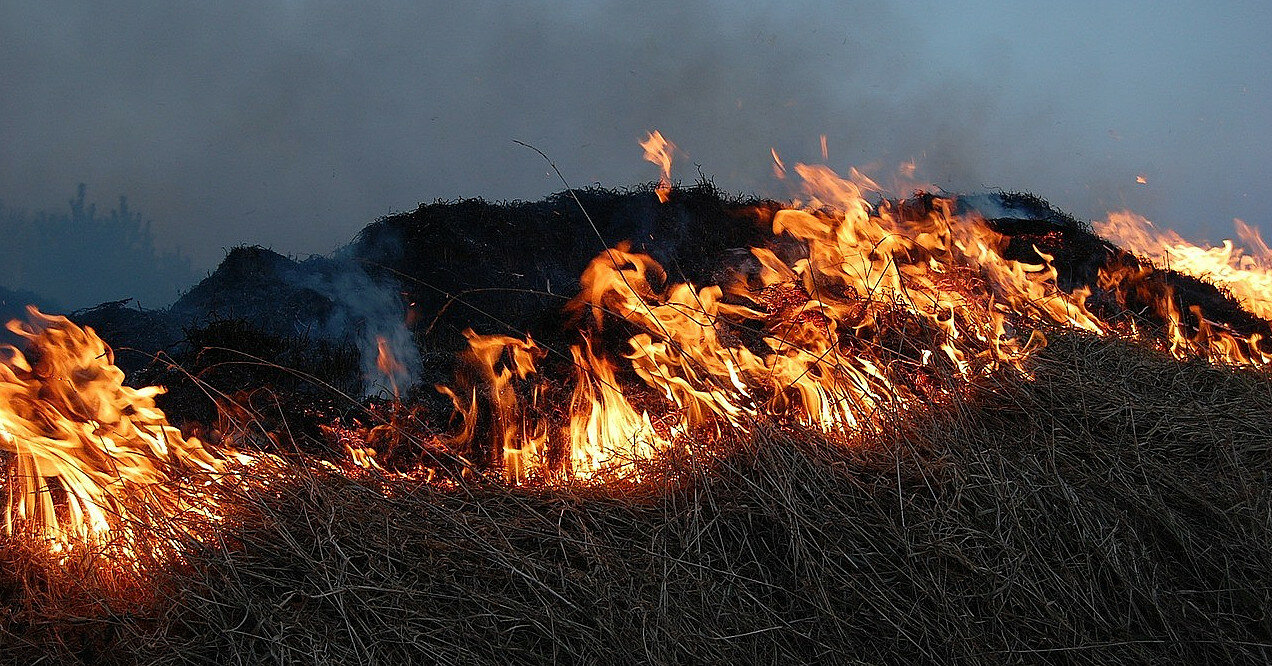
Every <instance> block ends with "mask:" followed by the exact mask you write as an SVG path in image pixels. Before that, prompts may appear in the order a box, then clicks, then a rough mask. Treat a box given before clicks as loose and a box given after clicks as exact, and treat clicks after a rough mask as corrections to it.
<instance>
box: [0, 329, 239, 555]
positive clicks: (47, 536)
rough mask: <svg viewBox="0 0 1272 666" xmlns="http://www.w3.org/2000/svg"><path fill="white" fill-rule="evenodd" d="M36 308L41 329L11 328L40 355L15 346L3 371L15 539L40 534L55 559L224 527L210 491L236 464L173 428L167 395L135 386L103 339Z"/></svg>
mask: <svg viewBox="0 0 1272 666" xmlns="http://www.w3.org/2000/svg"><path fill="white" fill-rule="evenodd" d="M28 310H29V313H30V319H31V321H30V323H21V322H17V321H14V322H10V323H9V325H8V328H9V330H10V331H12V332H14V333H16V334H17V335H19V336H21V337H22V338H25V339H26V340H27V343H28V345H29V347H30V354H31V356H30V357H28V356H27V355H26V354H24V353H23V352H21V351H19V350H18V349H16V348H14V347H6V348H5V355H6V358H5V359H3V362H0V451H3V453H4V457H5V458H7V459H8V461H7V466H6V479H5V480H6V483H7V490H8V498H7V502H6V504H5V530H6V532H8V533H10V534H13V533H15V532H29V533H30V534H33V535H35V536H36V537H38V538H41V539H44V540H46V541H47V542H49V544H50V546H51V547H52V548H53V549H54V550H55V551H62V550H65V549H68V548H71V547H74V546H76V545H77V544H86V545H90V546H93V545H97V546H100V545H105V544H107V543H108V542H111V541H112V540H118V541H119V542H120V543H122V544H123V545H124V551H125V553H126V552H127V551H128V548H129V547H130V546H129V544H130V543H131V539H129V538H128V537H129V536H130V535H133V534H134V533H135V531H136V529H137V528H138V526H141V525H147V524H151V525H153V524H155V523H156V522H159V521H168V522H175V523H178V524H182V523H183V524H186V525H188V526H189V528H190V529H191V530H195V529H197V525H198V524H199V522H200V521H207V520H209V519H212V518H214V511H215V506H212V505H210V504H209V502H208V501H207V499H206V498H205V497H203V496H202V492H201V488H202V487H203V486H205V485H206V484H208V483H211V482H212V480H215V479H216V478H218V477H219V476H220V475H221V473H222V472H223V471H224V469H225V461H224V460H223V459H221V458H218V457H216V456H214V455H212V453H210V452H209V451H208V450H207V449H206V448H204V446H203V444H202V443H201V442H200V441H199V440H198V439H196V438H193V437H192V438H185V437H183V436H182V435H181V432H180V431H179V430H178V429H176V428H174V427H172V426H171V425H169V424H168V422H167V419H166V418H165V416H164V413H163V411H161V410H160V409H158V408H157V407H155V402H154V398H155V396H156V395H158V394H159V393H161V392H162V391H163V389H162V388H159V387H154V386H150V387H145V388H140V389H135V388H131V387H128V386H125V385H124V373H123V372H122V371H121V370H119V368H117V367H115V365H114V364H113V354H112V352H111V350H110V348H109V347H108V346H106V344H105V343H104V342H103V341H102V340H101V338H99V337H97V335H96V334H95V333H94V332H93V330H92V329H88V328H80V327H78V326H76V325H75V324H73V323H71V322H70V321H69V320H68V319H66V318H65V317H58V316H48V315H45V314H42V313H41V312H39V311H38V310H36V309H35V308H34V307H28ZM191 533H192V534H193V532H191Z"/></svg>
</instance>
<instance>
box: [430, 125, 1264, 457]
mask: <svg viewBox="0 0 1272 666" xmlns="http://www.w3.org/2000/svg"><path fill="white" fill-rule="evenodd" d="M652 138H653V137H652V135H651V139H652ZM657 139H658V140H659V141H660V142H661V141H663V140H662V138H661V136H658V137H657ZM647 150H648V147H647ZM770 152H771V154H772V156H773V160H774V165H775V166H774V168H775V174H776V175H778V176H779V177H780V176H783V175H785V172H786V167H785V165H784V164H783V163H782V161H781V159H780V158H779V157H778V156H777V153H776V151H770ZM907 166H908V167H909V169H908V170H907V172H906V174H905V176H906V177H907V178H912V177H913V171H912V169H913V167H912V165H907ZM794 171H795V173H796V174H797V175H798V176H799V177H800V179H801V180H802V182H803V185H804V195H805V197H806V198H805V200H804V201H801V202H794V203H793V204H792V205H791V206H789V207H786V208H782V209H778V210H773V211H770V212H768V213H766V214H768V215H769V224H770V225H771V228H772V232H773V236H774V239H775V242H774V244H773V245H771V246H769V247H756V248H752V249H751V258H752V262H750V265H749V266H743V267H739V268H738V269H737V272H736V274H735V276H734V278H733V279H731V280H726V281H725V282H723V283H721V284H717V285H706V286H701V287H699V286H696V285H693V284H689V283H676V282H671V281H669V280H668V276H667V273H666V271H665V270H664V269H663V267H662V266H661V265H660V264H659V263H658V262H657V261H655V260H654V259H653V258H652V257H650V256H649V255H647V254H644V253H641V252H638V251H636V250H635V249H633V247H632V245H631V244H630V243H628V242H622V243H619V244H617V245H615V246H614V247H611V248H609V249H607V250H606V251H604V252H602V253H601V254H599V255H597V256H596V257H595V258H594V259H593V260H592V261H591V263H590V264H589V265H588V266H587V268H586V269H585V270H584V272H583V275H582V277H581V279H580V284H581V289H580V292H579V294H578V296H576V297H575V298H574V299H573V300H572V301H571V302H570V304H569V305H568V306H567V311H569V312H570V313H571V314H572V315H573V316H574V317H575V318H576V319H577V320H578V322H579V326H580V333H579V335H580V338H581V342H580V343H578V344H576V345H573V346H572V347H571V349H570V354H571V360H572V362H573V366H574V372H573V378H572V386H573V388H572V389H571V394H570V395H571V397H570V400H569V408H568V410H567V413H566V415H565V416H564V417H561V418H563V419H564V421H565V422H566V424H565V425H564V426H562V425H560V422H559V421H560V419H558V421H557V422H553V420H552V418H551V417H545V416H543V415H542V412H541V411H540V410H538V409H536V408H534V407H531V405H533V404H535V403H538V402H539V401H540V400H542V399H543V398H542V391H543V390H544V385H545V382H544V380H543V379H542V378H538V377H537V375H536V374H535V373H536V372H537V368H536V366H535V365H534V360H535V359H537V358H541V357H543V356H545V355H546V354H545V352H544V351H543V350H542V349H540V348H539V347H538V345H536V344H535V343H534V342H533V341H531V340H530V339H529V338H525V339H520V338H513V337H508V336H482V335H477V334H475V333H472V332H471V331H470V332H468V333H466V335H468V336H469V342H470V350H469V351H468V352H467V359H468V362H467V364H468V366H469V367H470V368H476V369H477V370H478V371H477V372H476V373H475V374H474V373H472V372H469V373H467V375H465V376H468V377H473V376H476V377H478V378H479V381H477V382H475V383H474V382H472V381H467V382H466V383H461V386H460V388H459V389H458V390H457V389H452V388H449V387H445V386H442V387H439V389H440V390H442V391H443V392H444V393H446V394H447V395H449V396H451V398H452V400H453V401H454V404H455V408H456V415H457V420H458V422H459V424H460V426H459V430H458V434H457V435H455V440H454V441H455V442H456V443H458V444H464V443H470V442H472V441H473V440H474V437H476V434H475V433H476V432H477V431H479V430H481V429H482V428H481V427H479V426H478V423H479V422H480V421H482V420H483V419H485V420H488V421H490V425H489V426H488V427H486V430H488V431H489V432H490V433H491V434H490V437H491V440H490V441H489V442H488V444H487V447H488V448H489V450H491V451H502V452H503V463H504V473H505V477H506V478H508V479H509V480H512V481H514V482H523V481H526V480H528V479H531V478H536V477H537V478H545V479H550V478H562V477H564V478H575V479H590V478H612V477H614V476H620V477H621V476H624V475H638V471H637V470H636V469H635V468H634V467H633V466H632V465H631V464H630V463H631V462H632V461H634V460H639V459H640V458H643V457H648V456H650V455H653V454H654V453H656V452H658V451H661V450H665V449H667V448H669V447H672V446H675V445H677V442H678V441H679V440H681V439H682V438H686V437H689V436H692V437H693V438H694V440H695V441H704V440H710V439H711V438H713V437H722V436H728V435H729V434H730V433H737V432H745V431H746V430H748V429H750V428H751V427H752V425H753V424H754V423H755V422H756V421H757V420H761V419H777V420H789V421H792V422H798V423H803V424H805V425H807V426H811V427H815V428H818V429H821V430H823V431H824V432H827V433H831V434H835V435H838V436H842V437H844V438H846V440H851V439H852V438H854V437H859V436H861V435H863V434H868V433H870V432H873V431H875V430H877V428H878V427H879V426H880V425H881V423H882V417H883V415H884V414H887V413H893V412H898V411H902V410H905V409H907V408H909V407H912V406H914V405H918V404H930V403H932V402H940V401H943V400H947V399H948V398H949V397H951V396H952V394H953V393H954V392H957V391H960V390H963V389H964V388H966V387H967V386H969V385H970V382H971V380H972V379H973V378H974V377H976V376H977V375H981V374H984V373H987V372H993V371H1004V370H1005V371H1011V372H1018V373H1021V374H1023V375H1024V376H1028V373H1027V372H1026V368H1025V365H1024V361H1025V360H1026V359H1028V357H1029V356H1030V355H1031V354H1033V353H1034V352H1036V351H1037V350H1038V349H1040V348H1042V347H1043V346H1045V344H1046V332H1045V331H1046V330H1047V329H1055V328H1068V329H1077V330H1082V331H1086V332H1088V333H1090V334H1094V335H1110V334H1113V333H1118V334H1128V330H1129V331H1130V332H1131V333H1134V334H1137V335H1138V334H1140V330H1139V329H1138V328H1135V324H1134V322H1131V323H1130V324H1129V325H1122V326H1118V325H1114V324H1112V323H1109V322H1106V321H1103V320H1102V319H1100V317H1099V316H1097V315H1096V314H1095V313H1093V312H1092V311H1091V310H1090V309H1088V307H1087V300H1088V298H1089V297H1090V296H1091V293H1092V292H1091V289H1090V288H1089V287H1081V288H1078V289H1074V290H1073V291H1071V292H1066V291H1064V290H1061V289H1060V288H1059V276H1058V271H1057V270H1056V268H1055V266H1054V265H1053V261H1054V257H1052V256H1051V255H1049V254H1047V253H1046V252H1043V251H1042V250H1040V249H1038V248H1036V247H1035V248H1034V254H1035V255H1036V256H1037V258H1038V259H1037V261H1036V262H1034V263H1024V262H1020V261H1014V260H1010V259H1007V258H1005V257H1004V256H1003V254H1002V252H1003V249H1004V248H1005V247H1006V246H1007V244H1008V242H1007V241H1008V239H1006V237H1004V236H1002V235H1001V234H999V233H998V232H996V231H994V230H993V229H992V228H991V227H990V226H989V225H988V224H987V223H986V222H985V220H984V219H982V218H981V217H980V216H979V215H976V214H970V215H955V214H954V213H953V210H954V201H953V200H952V199H944V198H939V197H931V198H930V202H931V204H930V208H929V209H927V210H916V209H913V207H910V208H907V207H906V206H903V205H896V204H892V203H889V202H888V201H887V200H886V199H885V200H883V202H882V203H879V204H871V203H869V202H868V195H869V194H871V193H878V192H879V191H880V188H879V186H878V185H877V184H876V183H875V182H874V181H872V180H871V179H869V178H867V177H865V176H864V175H862V174H861V173H859V172H857V171H856V170H855V169H854V170H852V171H851V172H850V173H849V174H848V176H846V177H844V176H840V175H839V174H837V173H835V172H834V171H833V170H831V169H829V168H827V167H824V166H810V165H805V164H796V165H795V166H794ZM1241 233H1242V234H1243V238H1247V244H1249V245H1251V246H1252V247H1256V248H1259V249H1257V250H1255V253H1254V255H1251V256H1257V257H1261V258H1267V257H1269V256H1272V252H1269V251H1268V249H1267V246H1266V245H1263V244H1262V240H1261V239H1258V234H1257V231H1254V230H1252V229H1250V228H1249V227H1244V226H1243V227H1241ZM779 239H783V240H780V241H779ZM1255 239H1257V240H1255ZM1133 241H1135V239H1130V242H1133ZM792 243H793V244H792ZM1225 247H1227V246H1225ZM1247 259H1249V257H1247ZM1247 263H1248V262H1247ZM1118 270H1119V269H1118V267H1116V266H1114V267H1111V268H1110V269H1109V270H1108V271H1106V272H1105V273H1104V274H1102V275H1101V279H1100V284H1099V285H1098V286H1099V288H1101V289H1108V290H1111V291H1112V292H1113V293H1115V294H1117V295H1118V297H1119V298H1123V299H1124V297H1125V293H1126V290H1127V289H1128V288H1129V287H1128V286H1127V285H1129V284H1130V283H1131V281H1132V280H1133V279H1136V278H1135V276H1132V275H1129V274H1127V273H1125V271H1123V272H1122V273H1119V272H1118ZM1257 288H1258V289H1262V293H1263V294H1264V295H1265V296H1264V297H1265V298H1266V294H1268V293H1272V289H1269V288H1268V287H1267V286H1262V287H1257ZM1119 290H1120V291H1119ZM1159 295H1160V298H1159V299H1158V300H1157V305H1156V306H1155V307H1157V309H1158V314H1159V315H1160V316H1161V317H1162V319H1163V320H1165V321H1166V322H1167V327H1166V328H1167V340H1166V344H1167V345H1168V348H1169V349H1170V350H1171V351H1172V352H1173V353H1175V354H1176V355H1178V356H1181V357H1183V356H1190V355H1197V354H1201V355H1204V356H1207V357H1209V358H1212V359H1214V360H1217V361H1221V362H1235V363H1250V364H1264V363H1267V362H1269V360H1272V357H1269V356H1267V355H1266V354H1265V353H1264V352H1263V351H1262V350H1261V349H1262V348H1261V346H1260V340H1259V339H1258V337H1257V336H1253V337H1251V338H1243V337H1241V336H1239V335H1236V334H1234V333H1233V332H1231V331H1227V330H1225V329H1223V328H1222V327H1220V326H1218V325H1216V324H1215V323H1214V322H1211V321H1209V320H1207V319H1206V318H1205V317H1204V316H1203V315H1202V313H1201V312H1200V311H1195V312H1193V313H1192V316H1193V321H1195V322H1197V323H1196V324H1195V325H1193V326H1191V328H1190V327H1189V326H1185V325H1184V324H1183V321H1184V318H1183V317H1182V316H1181V313H1179V312H1178V309H1177V308H1176V307H1175V306H1174V300H1173V298H1172V297H1171V294H1170V293H1169V292H1168V291H1166V292H1162V293H1160V294H1159ZM620 323H621V327H620V328H618V330H623V331H626V332H627V335H628V337H627V349H626V351H625V352H624V353H622V354H621V358H619V357H613V356H607V355H606V352H604V351H602V350H600V349H598V348H597V347H596V345H595V344H594V340H597V339H601V338H602V337H604V334H606V333H608V332H609V331H612V330H614V327H615V325H616V324H620ZM610 337H612V336H610ZM518 359H520V360H518ZM624 369H626V370H627V371H626V372H623V370H624ZM624 377H631V379H624ZM633 380H638V382H636V383H633ZM651 391H652V394H651ZM479 396H488V400H489V402H490V403H491V404H490V405H486V406H483V404H481V403H482V401H483V399H482V398H480V397H479ZM638 404H639V405H642V407H637V405H638ZM483 410H485V411H483ZM483 414H484V415H483Z"/></svg>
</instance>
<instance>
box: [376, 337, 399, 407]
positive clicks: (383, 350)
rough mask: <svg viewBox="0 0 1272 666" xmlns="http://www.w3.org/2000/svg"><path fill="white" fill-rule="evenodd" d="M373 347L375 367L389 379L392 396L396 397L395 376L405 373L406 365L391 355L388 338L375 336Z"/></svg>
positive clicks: (391, 350)
mask: <svg viewBox="0 0 1272 666" xmlns="http://www.w3.org/2000/svg"><path fill="white" fill-rule="evenodd" d="M375 347H376V356H375V367H376V368H378V369H379V370H380V373H381V374H383V375H384V377H385V378H386V379H388V380H389V386H390V387H391V388H392V389H393V397H394V398H398V397H399V395H398V385H397V378H398V377H400V376H402V375H403V374H405V373H406V367H405V366H403V365H402V363H401V362H400V361H398V360H397V357H396V356H394V355H393V348H392V346H391V345H390V344H389V339H388V338H386V337H384V336H383V335H377V336H375Z"/></svg>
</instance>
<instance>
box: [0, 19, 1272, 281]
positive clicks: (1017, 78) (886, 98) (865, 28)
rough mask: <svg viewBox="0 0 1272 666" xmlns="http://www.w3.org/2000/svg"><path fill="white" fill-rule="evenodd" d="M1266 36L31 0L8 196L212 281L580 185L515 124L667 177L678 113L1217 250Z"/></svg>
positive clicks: (2, 120)
mask: <svg viewBox="0 0 1272 666" xmlns="http://www.w3.org/2000/svg"><path fill="white" fill-rule="evenodd" d="M1269 34H1272V5H1270V4H1269V3H1266V2H1236V1H1233V2H1223V3H1201V2H1107V1H1101V2H1086V1H1069V2H1063V3H1057V2H1037V3H1035V2H1020V1H1017V2H963V3H950V2H926V1H918V0H915V1H908V2H887V1H877V0H876V1H872V2H843V1H841V2H811V1H803V2H801V1H788V2H758V1H753V0H735V1H732V2H705V3H696V2H664V1H662V0H646V1H644V2H638V3H633V2H621V1H608V0H589V1H586V2H584V1H576V2H571V1H559V2H551V3H543V2H533V1H530V0H521V1H518V2H479V1H473V2H453V0H448V1H447V2H437V1H434V0H418V1H398V2H394V1H378V0H364V1H361V2H356V3H344V2H308V1H303V0H289V1H281V2H280V1H269V0H251V1H242V0H219V1H218V2H206V3H174V2H170V1H169V0H149V1H147V0H124V1H121V2H111V3H97V2H76V3H68V2H59V1H57V0H43V1H40V2H34V1H32V2H24V1H20V0H6V1H5V2H3V3H0V88H2V89H3V93H2V94H0V201H2V202H4V203H5V204H6V205H8V206H16V207H21V208H24V209H28V210H40V209H48V210H60V209H64V208H65V207H66V201H67V199H68V198H70V196H71V195H72V194H73V193H74V191H75V187H76V184H77V183H81V182H83V183H87V184H88V187H89V198H90V200H96V201H98V202H99V204H100V205H101V206H103V207H109V206H111V205H113V203H114V202H115V201H116V199H117V197H118V195H120V194H125V195H127V196H128V198H129V204H130V206H131V207H132V208H133V209H134V210H136V211H140V212H141V213H142V214H143V215H145V216H146V217H147V218H150V219H152V220H153V226H152V230H153V233H154V235H155V237H156V242H157V244H159V245H160V246H161V247H163V248H169V249H172V248H179V249H180V250H181V251H182V252H184V253H186V254H188V255H189V256H190V257H191V258H192V259H193V261H194V265H195V267H196V268H197V269H198V271H199V272H200V273H203V272H206V271H208V270H210V269H212V268H213V267H214V266H215V265H216V263H217V262H218V261H219V260H220V259H221V258H222V257H224V255H225V251H226V249H228V248H230V247H233V246H236V245H241V244H260V245H264V246H267V247H272V248H273V249H275V250H277V251H279V252H283V253H285V254H291V255H298V256H305V255H307V254H310V253H326V252H329V251H331V250H333V249H335V248H336V247H337V246H339V245H341V244H343V243H346V242H348V241H349V240H350V239H351V238H352V237H353V235H354V234H355V233H356V232H357V231H358V230H359V229H361V228H362V227H363V226H365V225H366V224H367V223H369V222H371V221H373V220H375V219H376V218H378V217H380V216H382V215H385V214H387V213H391V212H396V211H403V210H412V209H414V208H415V207H416V206H417V205H418V204H419V203H420V202H431V201H433V200H435V199H439V198H440V199H456V198H462V197H475V196H480V197H484V198H486V199H491V200H502V199H529V200H533V199H538V198H541V197H543V196H545V195H547V194H549V193H552V192H556V191H559V190H561V189H562V186H561V184H560V182H559V181H558V180H556V177H555V175H553V174H552V173H551V172H550V170H549V169H548V167H547V164H546V163H545V162H544V161H543V160H542V158H541V157H539V156H538V155H537V154H535V153H534V152H532V151H530V150H528V149H526V148H524V147H522V146H519V145H517V144H516V143H514V141H524V142H527V143H530V144H533V145H534V146H536V147H538V148H539V149H541V150H543V151H544V152H545V153H547V154H548V155H550V156H551V157H552V159H553V160H554V161H555V163H556V164H557V166H558V167H560V169H561V171H562V173H563V174H564V175H565V177H566V178H567V179H568V180H569V181H570V182H571V184H572V185H575V186H584V185H590V184H597V183H599V184H601V185H604V186H630V185H635V184H638V183H641V182H646V181H650V180H653V179H655V178H656V177H657V172H656V169H655V167H653V166H652V165H650V164H648V163H646V162H644V161H643V160H642V159H641V149H640V147H639V146H638V145H637V142H638V140H639V139H641V138H643V137H644V136H645V134H646V133H647V132H649V131H650V130H652V129H658V130H660V131H661V132H662V133H663V134H664V135H665V136H666V137H667V138H669V139H670V140H672V141H674V142H675V143H676V144H677V146H678V147H679V153H678V155H677V162H676V164H675V167H674V174H673V175H674V176H676V177H679V178H681V179H683V180H685V181H686V182H691V181H693V180H695V179H696V178H697V177H698V171H699V170H701V172H702V173H704V174H706V175H707V176H710V177H712V178H713V179H714V180H715V182H716V184H717V185H719V186H721V187H722V188H724V189H727V190H731V191H734V192H746V193H755V194H761V195H768V196H776V197H785V196H788V195H790V194H791V192H790V191H789V189H788V188H789V185H787V184H783V183H780V182H778V181H776V180H775V179H774V178H773V176H772V170H771V168H770V163H771V157H770V154H769V149H770V148H775V149H777V151H778V152H779V153H780V154H781V155H782V156H783V158H784V159H785V160H786V161H787V162H788V163H790V162H794V161H807V162H820V161H821V155H820V152H821V151H820V142H819V137H820V135H822V134H825V135H826V137H827V145H828V148H829V156H830V159H829V164H830V165H831V166H832V167H834V168H836V169H839V170H841V171H845V172H846V171H847V169H848V168H849V167H851V166H856V167H861V168H863V170H864V171H865V172H866V173H867V174H871V175H875V176H879V177H880V178H881V180H883V181H886V180H887V176H888V175H889V174H892V173H895V172H896V171H897V169H898V167H899V166H900V165H901V164H902V163H904V162H907V161H914V162H915V163H916V164H917V166H918V175H919V177H920V178H921V179H922V180H925V181H926V182H930V183H933V184H935V185H938V186H941V187H943V188H945V189H947V190H950V191H954V192H960V191H982V190H985V189H991V188H1001V189H1006V190H1027V191H1030V192H1033V193H1035V194H1037V195H1039V196H1041V197H1043V198H1045V199H1047V200H1049V201H1050V202H1051V203H1053V204H1054V205H1056V206H1058V207H1060V208H1062V209H1065V210H1067V211H1069V212H1071V213H1073V214H1075V215H1077V216H1079V217H1083V218H1088V219H1091V218H1100V217H1103V215H1104V214H1105V213H1106V212H1108V211H1110V210H1120V209H1125V208H1129V209H1132V210H1134V211H1136V212H1138V213H1141V214H1143V215H1145V216H1147V217H1148V218H1149V219H1152V220H1154V221H1156V222H1157V223H1159V224H1160V225H1163V226H1168V227H1173V228H1175V229H1177V230H1179V231H1180V232H1181V233H1183V234H1184V235H1185V236H1186V237H1192V238H1198V239H1208V240H1211V241H1216V240H1218V239H1220V238H1222V237H1225V235H1231V229H1232V219H1233V218H1234V217H1235V218H1241V219H1243V220H1245V221H1247V222H1250V223H1252V224H1254V225H1256V226H1262V227H1263V228H1265V229H1269V228H1272V193H1270V190H1269V188H1268V187H1267V186H1266V181H1267V180H1268V176H1269V174H1272V140H1270V139H1272V122H1269V120H1272V113H1270V112H1269V109H1272V67H1269V66H1268V63H1269V62H1272V37H1269V36H1268V35H1269ZM1137 176H1143V177H1144V179H1145V180H1146V181H1147V182H1146V183H1145V184H1139V183H1137V182H1136V178H1137ZM104 277H106V278H109V276H104ZM5 286H10V287H15V288H35V289H36V290H37V291H38V285H5ZM182 286H183V287H185V286H188V285H182Z"/></svg>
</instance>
